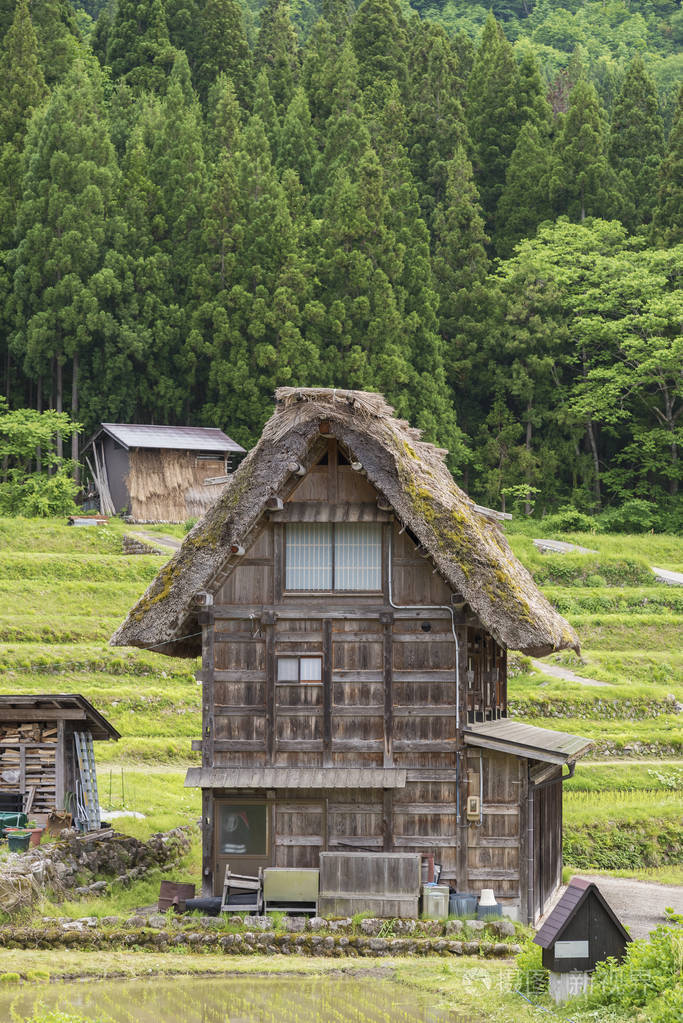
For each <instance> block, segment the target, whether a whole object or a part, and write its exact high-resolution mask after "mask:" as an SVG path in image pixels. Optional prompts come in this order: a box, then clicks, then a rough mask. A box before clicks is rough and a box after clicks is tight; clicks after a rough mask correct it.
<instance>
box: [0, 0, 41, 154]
mask: <svg viewBox="0 0 683 1023" xmlns="http://www.w3.org/2000/svg"><path fill="white" fill-rule="evenodd" d="M46 93H47V89H46V86H45V79H44V77H43V72H42V69H41V66H40V62H39V60H38V41H37V39H36V34H35V32H34V29H33V23H32V21H31V15H30V13H29V8H28V0H18V2H17V6H16V10H15V14H14V21H13V22H12V24H11V26H10V28H9V30H8V32H7V35H6V36H5V38H4V40H3V44H2V51H1V52H0V110H1V111H2V118H1V119H0V144H2V143H4V142H11V143H13V144H14V145H15V146H18V147H21V145H22V143H23V139H24V135H25V133H26V125H27V124H28V121H29V119H30V117H31V114H32V113H33V111H34V110H35V108H36V107H37V106H39V105H40V103H41V102H42V101H43V99H44V98H45V95H46Z"/></svg>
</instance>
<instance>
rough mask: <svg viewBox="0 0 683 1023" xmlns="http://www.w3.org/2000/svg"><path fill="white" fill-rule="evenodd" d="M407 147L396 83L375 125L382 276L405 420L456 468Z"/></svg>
mask: <svg viewBox="0 0 683 1023" xmlns="http://www.w3.org/2000/svg"><path fill="white" fill-rule="evenodd" d="M406 142H407V118H406V114H405V109H404V107H403V104H402V103H401V97H400V93H399V88H398V83H397V82H395V81H394V82H392V84H391V85H390V86H389V89H388V94H387V101H386V103H385V106H384V110H383V111H382V116H381V119H380V121H379V124H378V135H377V140H376V150H377V155H378V158H379V161H380V163H381V166H382V169H383V178H384V191H385V193H386V197H387V200H388V202H387V211H386V225H387V228H388V230H389V232H390V235H389V237H390V238H391V239H392V247H393V249H394V252H393V253H392V259H391V261H390V262H387V264H386V265H385V271H386V273H387V277H388V278H389V280H390V282H391V285H392V288H393V290H394V294H395V296H396V302H397V306H398V309H399V312H400V314H401V317H402V320H403V331H404V335H405V341H406V342H407V345H408V346H409V350H410V355H409V358H410V364H411V366H412V369H413V374H414V377H413V384H412V385H411V387H410V408H409V418H410V419H411V421H412V422H414V423H416V425H418V426H420V428H421V429H423V430H424V431H425V435H426V436H429V437H431V438H437V437H438V438H440V442H441V443H442V444H445V445H447V446H448V448H449V450H450V452H451V456H452V458H453V460H454V462H459V461H460V459H459V457H458V452H459V449H460V448H461V446H462V439H461V435H460V431H459V430H458V428H457V425H456V419H455V413H454V409H453V403H452V401H451V396H450V394H449V390H448V386H447V384H446V373H445V369H444V362H443V351H442V347H443V346H442V341H441V337H440V336H439V321H438V316H437V307H438V304H439V296H438V293H437V289H436V284H435V281H434V277H433V274H432V263H431V257H430V251H429V242H430V239H429V231H428V230H427V225H426V223H425V221H424V219H423V218H422V215H421V211H420V204H419V199H418V191H417V187H416V185H415V181H414V178H413V175H412V171H411V166H410V160H409V159H408V155H407V152H406Z"/></svg>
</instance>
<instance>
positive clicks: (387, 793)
mask: <svg viewBox="0 0 683 1023" xmlns="http://www.w3.org/2000/svg"><path fill="white" fill-rule="evenodd" d="M382 836H383V839H384V845H383V850H384V852H393V851H394V791H393V789H384V803H383V807H382Z"/></svg>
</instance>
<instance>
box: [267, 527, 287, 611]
mask: <svg viewBox="0 0 683 1023" xmlns="http://www.w3.org/2000/svg"><path fill="white" fill-rule="evenodd" d="M284 546H285V531H284V527H283V526H282V525H280V524H277V525H275V526H273V604H274V605H275V604H279V603H280V601H281V600H282V593H283V590H284V588H285V583H284V563H285V549H284ZM262 610H264V611H265V610H266V609H265V608H263V609H262ZM270 610H272V609H270Z"/></svg>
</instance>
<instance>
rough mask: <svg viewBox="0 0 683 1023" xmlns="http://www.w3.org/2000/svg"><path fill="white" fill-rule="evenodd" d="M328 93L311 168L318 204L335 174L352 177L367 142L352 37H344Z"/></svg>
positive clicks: (368, 134) (367, 136) (368, 140)
mask: <svg viewBox="0 0 683 1023" xmlns="http://www.w3.org/2000/svg"><path fill="white" fill-rule="evenodd" d="M336 69H337V73H336V75H335V80H334V85H333V89H332V93H331V96H330V116H329V117H328V119H327V122H326V123H325V129H324V133H323V138H324V147H323V151H322V153H321V154H320V156H319V158H318V161H317V163H316V166H315V170H314V194H315V197H316V198H317V199H319V203H322V202H323V197H324V194H325V192H326V190H327V189H329V188H330V187H331V186H332V185H333V183H334V181H335V179H336V176H337V174H339V173H340V172H341V171H343V172H344V173H345V174H347V175H348V176H351V177H352V176H355V174H356V172H357V169H358V167H359V166H360V160H361V157H362V156H363V153H364V152H365V150H366V149H367V148H368V146H369V145H370V133H369V131H368V126H367V123H366V120H365V114H364V110H363V101H362V94H361V91H360V88H359V85H358V64H357V63H356V57H355V54H354V52H353V47H352V45H351V40H350V39H349V38H347V39H346V41H345V43H344V45H343V47H342V51H341V53H340V55H339V61H338V62H337V64H336Z"/></svg>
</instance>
